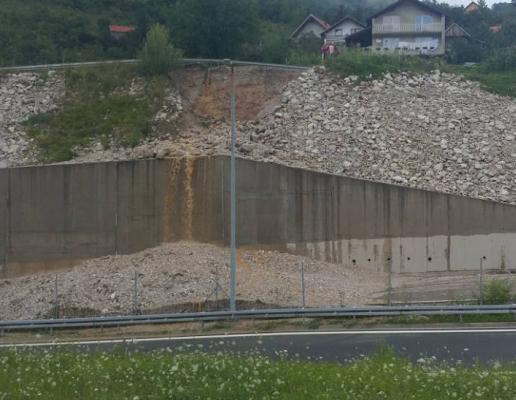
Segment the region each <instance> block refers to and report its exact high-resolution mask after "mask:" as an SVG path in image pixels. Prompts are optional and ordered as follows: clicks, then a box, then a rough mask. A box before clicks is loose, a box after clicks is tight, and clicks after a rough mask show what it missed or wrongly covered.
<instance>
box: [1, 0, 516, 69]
mask: <svg viewBox="0 0 516 400" xmlns="http://www.w3.org/2000/svg"><path fill="white" fill-rule="evenodd" d="M390 2H391V0H216V1H215V0H153V1H147V0H45V1H44V2H43V1H41V0H24V1H20V0H3V1H2V7H0V65H26V64H38V63H54V62H74V61H92V60H103V59H118V58H133V57H136V55H137V54H138V53H139V52H140V51H141V49H142V44H143V41H144V38H145V35H146V34H147V32H148V30H149V28H150V27H151V26H152V25H154V24H156V23H159V24H162V25H163V26H165V27H166V28H167V29H168V30H169V31H170V34H171V39H172V42H173V43H174V45H175V46H176V47H177V48H180V49H182V51H183V53H184V55H185V56H188V57H213V58H240V59H248V60H254V61H268V62H280V63H281V62H285V61H287V60H288V58H289V56H290V57H291V58H292V56H291V54H292V52H293V51H294V52H295V51H296V49H294V50H293V49H292V46H291V44H290V43H289V36H290V34H291V33H292V31H293V30H294V29H295V27H296V26H297V25H299V24H300V23H301V22H302V21H303V19H304V18H305V17H306V16H307V15H308V14H309V13H313V14H316V15H318V16H320V17H321V18H323V19H325V20H326V21H328V22H330V23H332V22H335V21H336V20H338V19H339V18H340V17H342V16H344V15H350V16H353V17H355V18H357V19H360V20H362V21H364V22H365V21H366V19H367V17H368V16H370V15H371V14H373V13H374V12H376V11H378V10H379V9H380V8H382V7H384V6H385V5H386V4H389V3H390ZM430 2H432V3H436V2H434V1H430ZM436 5H437V6H438V7H441V8H443V10H444V11H445V12H446V13H447V14H448V15H449V16H450V17H451V18H452V19H454V20H456V21H457V22H458V23H459V24H461V25H462V26H464V27H465V28H466V29H467V30H468V31H469V32H470V33H471V35H472V36H473V37H475V38H477V39H478V40H479V42H476V43H473V44H471V45H469V44H468V45H464V46H460V47H459V49H460V50H461V52H462V53H461V54H458V55H457V59H462V58H468V57H469V58H481V57H484V56H485V54H486V53H487V52H488V50H491V49H493V48H503V47H505V48H506V47H510V46H514V45H516V7H514V5H512V4H510V3H500V4H497V5H495V6H494V7H493V8H487V7H483V8H482V9H481V10H480V11H479V12H478V13H473V14H465V13H464V11H463V8H462V7H450V6H447V5H445V4H436ZM110 24H115V25H116V24H119V25H132V26H134V27H135V28H136V29H135V31H134V32H133V33H131V34H129V35H127V37H125V38H124V39H123V40H116V39H115V38H113V37H112V36H111V34H110V32H109V25H110ZM494 24H503V29H502V31H501V32H499V33H498V34H495V33H493V32H490V31H489V26H491V25H494ZM480 41H481V42H482V43H483V44H482V46H479V44H480ZM468 46H469V47H471V49H470V48H469V47H468ZM316 47H317V46H314V45H313V44H310V45H309V46H308V47H307V48H301V49H297V51H301V52H303V51H305V52H306V51H307V50H310V49H311V51H312V52H314V48H316ZM479 48H480V50H479ZM467 51H470V52H471V55H470V56H468V54H464V53H466V52H467Z"/></svg>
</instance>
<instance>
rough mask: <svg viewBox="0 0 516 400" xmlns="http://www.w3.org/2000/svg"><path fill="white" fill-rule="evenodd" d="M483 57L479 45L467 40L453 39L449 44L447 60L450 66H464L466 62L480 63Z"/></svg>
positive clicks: (481, 48) (482, 51) (483, 52)
mask: <svg viewBox="0 0 516 400" xmlns="http://www.w3.org/2000/svg"><path fill="white" fill-rule="evenodd" d="M484 57H485V51H484V49H483V47H482V45H481V44H480V43H477V42H473V41H471V40H468V39H455V40H453V41H451V42H450V44H449V50H448V53H447V56H446V58H447V60H448V62H450V63H452V64H464V63H466V62H475V63H478V62H481V61H482V60H483V59H484Z"/></svg>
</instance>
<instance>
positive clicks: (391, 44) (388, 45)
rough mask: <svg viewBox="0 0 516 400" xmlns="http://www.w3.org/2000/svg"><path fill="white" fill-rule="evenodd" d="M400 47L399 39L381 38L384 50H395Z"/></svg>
mask: <svg viewBox="0 0 516 400" xmlns="http://www.w3.org/2000/svg"><path fill="white" fill-rule="evenodd" d="M399 46H400V38H383V48H384V49H396V48H398V47H399Z"/></svg>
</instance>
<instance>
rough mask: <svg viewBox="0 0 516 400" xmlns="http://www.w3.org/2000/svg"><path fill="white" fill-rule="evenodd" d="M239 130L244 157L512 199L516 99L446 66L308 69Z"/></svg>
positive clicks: (180, 149)
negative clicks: (428, 69) (377, 71)
mask: <svg viewBox="0 0 516 400" xmlns="http://www.w3.org/2000/svg"><path fill="white" fill-rule="evenodd" d="M229 132H230V128H229V126H228V124H227V122H225V121H223V120H219V121H216V122H214V123H213V124H211V125H210V126H209V127H208V128H206V129H203V128H202V127H194V128H188V129H184V130H182V132H179V133H178V135H176V136H174V137H173V138H167V139H166V140H160V139H152V140H149V141H148V142H146V143H143V144H141V145H140V146H137V147H136V148H134V149H129V150H128V149H120V150H117V151H113V150H109V151H105V152H101V153H93V154H91V153H90V154H87V155H85V156H82V157H79V158H78V160H77V161H93V160H94V161H100V160H111V159H132V158H149V157H157V158H164V157H172V156H186V155H191V156H198V155H213V154H227V153H228V149H229ZM238 135H239V138H238V143H237V151H238V154H239V156H241V157H245V158H250V159H254V160H259V161H265V162H279V163H283V164H287V165H290V166H295V167H303V168H309V169H313V170H316V171H322V172H328V173H333V174H338V175H345V176H350V177H355V178H361V179H367V180H373V181H379V182H386V183H391V184H398V185H404V186H409V187H414V188H420V189H427V190H434V191H440V192H445V193H453V194H458V195H465V196H470V197H475V198H482V199H491V200H495V201H501V202H508V203H512V204H516V101H515V100H514V99H511V98H508V97H502V96H498V95H495V94H492V93H489V92H486V91H484V90H482V89H481V88H480V86H479V84H478V83H476V82H471V81H468V80H465V79H464V78H463V77H461V76H457V75H453V74H447V73H441V72H439V71H434V72H433V73H431V74H424V75H418V76H413V75H410V74H406V73H402V74H396V75H391V74H387V75H385V77H384V78H383V79H378V80H374V81H366V82H356V81H355V79H353V77H350V78H345V79H343V78H340V77H338V76H336V75H334V74H332V73H329V72H326V71H325V70H324V68H316V69H311V70H309V71H308V72H305V73H303V74H302V75H301V76H300V77H299V78H298V79H296V80H294V81H292V82H291V83H289V84H288V86H287V87H286V89H285V90H284V92H283V95H282V99H281V102H280V104H279V105H278V106H276V108H275V109H273V110H271V111H270V112H269V113H268V114H267V115H266V116H262V117H261V118H260V119H258V120H256V121H251V122H246V123H243V124H240V125H239V127H238Z"/></svg>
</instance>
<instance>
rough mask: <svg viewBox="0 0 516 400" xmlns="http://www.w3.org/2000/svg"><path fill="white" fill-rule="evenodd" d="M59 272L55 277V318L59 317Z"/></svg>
mask: <svg viewBox="0 0 516 400" xmlns="http://www.w3.org/2000/svg"><path fill="white" fill-rule="evenodd" d="M57 283H58V281H57V274H55V279H54V318H55V319H59V292H58V287H57Z"/></svg>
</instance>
